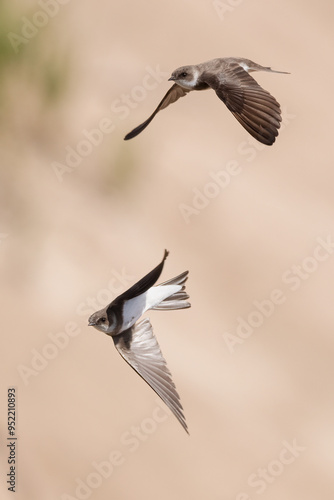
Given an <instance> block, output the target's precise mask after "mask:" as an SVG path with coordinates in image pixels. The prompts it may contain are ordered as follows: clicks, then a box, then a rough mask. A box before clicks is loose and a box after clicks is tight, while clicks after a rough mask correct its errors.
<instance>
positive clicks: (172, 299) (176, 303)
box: [152, 271, 190, 311]
mask: <svg viewBox="0 0 334 500" xmlns="http://www.w3.org/2000/svg"><path fill="white" fill-rule="evenodd" d="M187 279H188V271H185V272H184V273H182V274H179V275H178V276H176V277H175V278H172V279H170V280H168V281H165V282H164V283H161V284H160V285H159V286H165V285H179V286H181V287H182V288H181V289H180V290H178V291H177V292H175V293H173V294H172V295H170V296H169V297H167V298H166V299H164V300H163V301H162V302H160V304H158V305H156V306H155V307H152V309H154V310H156V311H168V310H170V309H186V308H187V307H190V303H189V302H188V301H187V299H189V295H188V294H187V292H186V291H185V288H186V287H185V282H186V281H187Z"/></svg>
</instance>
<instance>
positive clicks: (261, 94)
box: [124, 57, 285, 145]
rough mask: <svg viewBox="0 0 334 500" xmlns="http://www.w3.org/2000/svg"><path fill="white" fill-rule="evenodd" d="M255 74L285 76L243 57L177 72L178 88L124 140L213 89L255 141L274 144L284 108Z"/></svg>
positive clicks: (221, 60)
mask: <svg viewBox="0 0 334 500" xmlns="http://www.w3.org/2000/svg"><path fill="white" fill-rule="evenodd" d="M253 71H269V72H273V73H285V72H283V71H274V70H272V69H271V68H269V67H265V66H261V65H260V64H257V63H254V62H253V61H250V60H249V59H243V58H241V57H226V58H217V59H212V60H210V61H206V62H204V63H201V64H197V65H191V66H182V67H181V68H178V69H176V70H175V71H173V73H172V75H171V77H170V78H169V80H171V81H174V82H175V83H174V85H173V86H172V87H171V88H170V89H169V91H168V92H167V94H166V95H165V96H164V98H163V99H162V101H161V102H160V103H159V105H158V106H157V108H156V109H155V110H154V112H153V113H152V115H151V116H150V117H149V118H148V119H147V120H146V121H145V122H144V123H142V124H141V125H139V126H138V127H136V128H135V129H134V130H132V131H131V132H129V133H128V134H127V135H126V136H125V138H124V139H125V140H128V139H132V138H133V137H135V136H137V135H138V134H140V132H142V131H143V130H144V129H145V128H146V127H147V125H149V123H150V122H151V121H152V120H153V118H154V117H155V115H156V114H157V113H158V112H159V111H161V110H162V109H165V108H166V107H167V106H168V105H169V104H172V103H174V102H176V101H177V100H178V99H179V98H180V97H183V96H185V95H187V93H188V92H191V91H193V90H206V89H209V88H212V89H213V90H214V91H215V92H216V94H217V96H218V97H219V99H221V100H222V101H223V102H224V103H225V104H226V106H227V107H228V109H229V110H230V111H231V112H232V113H233V115H234V116H235V118H236V119H237V120H238V121H239V122H240V123H241V125H242V126H243V127H244V128H245V129H246V130H247V131H248V132H249V133H250V134H251V135H252V136H253V137H255V139H257V140H258V141H260V142H262V143H263V144H267V145H271V144H273V143H274V142H275V139H276V137H277V135H278V129H279V128H280V122H281V120H282V118H281V109H280V105H279V104H278V102H277V101H276V99H275V98H274V97H273V96H272V95H271V94H269V92H267V91H266V90H264V89H263V88H262V87H261V86H260V85H259V84H258V83H257V82H256V81H255V80H254V78H253V77H252V76H251V75H250V74H249V73H251V72H253Z"/></svg>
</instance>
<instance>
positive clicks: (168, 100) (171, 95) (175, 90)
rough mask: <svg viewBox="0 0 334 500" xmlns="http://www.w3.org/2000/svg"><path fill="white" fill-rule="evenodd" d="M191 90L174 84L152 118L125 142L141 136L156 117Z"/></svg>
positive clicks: (131, 133)
mask: <svg viewBox="0 0 334 500" xmlns="http://www.w3.org/2000/svg"><path fill="white" fill-rule="evenodd" d="M188 92H189V90H186V89H184V88H182V87H180V85H177V84H176V83H174V85H173V86H172V87H171V88H170V89H169V91H168V92H167V94H166V95H165V97H164V98H163V99H162V101H161V102H160V103H159V105H158V107H157V108H156V109H155V110H154V111H153V113H152V114H151V116H150V117H149V118H147V120H145V121H144V123H142V124H141V125H138V127H136V128H134V129H133V130H132V131H131V132H129V133H128V134H127V135H126V136H125V137H124V140H125V141H128V140H129V139H132V138H133V137H136V135H138V134H140V132H142V131H143V130H144V129H145V128H146V127H147V125H149V124H150V123H151V121H152V120H153V118H154V117H155V115H156V114H157V113H158V112H159V111H161V110H162V109H165V108H167V106H169V105H170V104H173V102H175V101H177V100H178V99H179V98H180V97H183V96H185V95H186V94H187V93H188Z"/></svg>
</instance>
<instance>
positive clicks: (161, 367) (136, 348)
mask: <svg viewBox="0 0 334 500" xmlns="http://www.w3.org/2000/svg"><path fill="white" fill-rule="evenodd" d="M113 341H114V343H115V347H116V349H117V350H118V352H119V353H120V355H121V356H122V357H123V358H124V359H125V361H126V362H127V363H129V365H130V366H131V367H132V368H133V369H134V370H135V371H136V372H137V373H138V374H139V375H140V376H141V377H142V378H143V379H144V380H145V382H147V384H148V385H149V386H150V387H151V388H152V389H153V390H154V391H155V392H156V393H157V394H158V396H159V397H160V398H161V399H162V400H163V402H164V403H165V404H166V405H167V406H168V408H170V410H171V411H172V412H173V413H174V415H175V417H176V418H177V419H178V421H179V422H180V424H181V425H182V427H183V428H184V429H185V431H186V432H188V428H187V424H186V421H185V417H184V415H183V408H182V405H181V403H180V396H179V395H178V393H177V392H176V388H175V385H174V383H173V380H172V376H171V373H170V371H169V370H168V368H167V365H166V361H165V359H164V357H163V355H162V353H161V350H160V347H159V344H158V342H157V339H156V338H155V336H154V334H153V330H152V326H151V323H150V321H149V320H148V319H147V318H144V319H143V320H142V321H139V322H138V323H136V324H135V325H133V326H132V327H131V328H129V329H128V330H126V331H124V332H122V333H121V334H120V335H117V336H115V337H113Z"/></svg>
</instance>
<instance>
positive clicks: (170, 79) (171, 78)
mask: <svg viewBox="0 0 334 500" xmlns="http://www.w3.org/2000/svg"><path fill="white" fill-rule="evenodd" d="M175 80H176V78H175V76H171V77H170V78H168V81H169V82H170V81H172V82H174V81H175Z"/></svg>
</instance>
